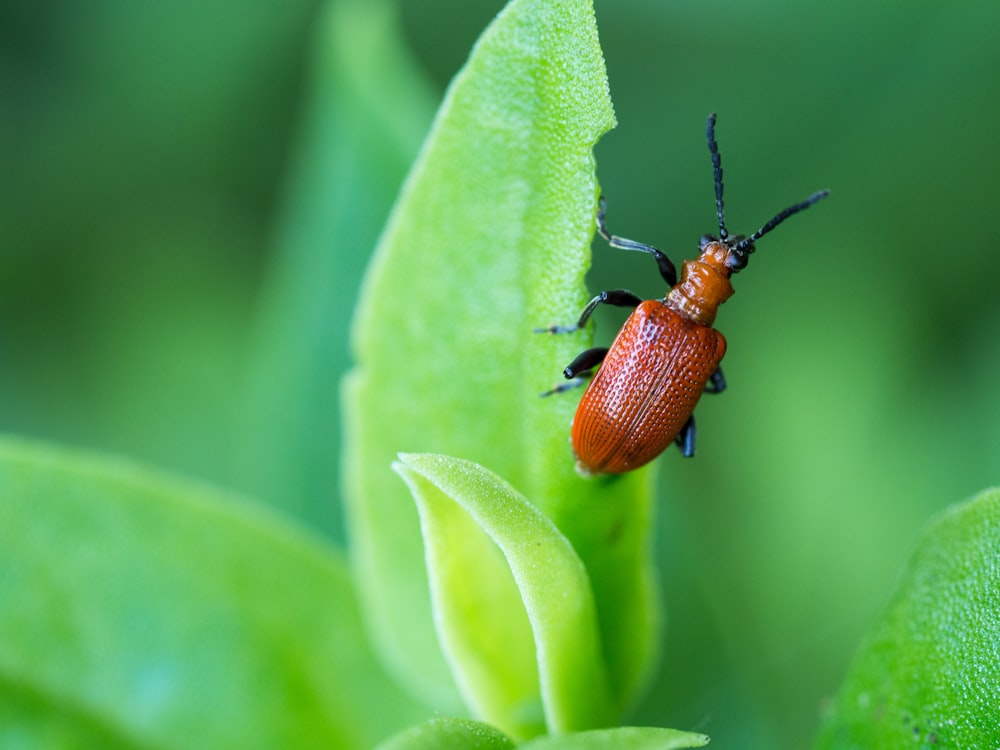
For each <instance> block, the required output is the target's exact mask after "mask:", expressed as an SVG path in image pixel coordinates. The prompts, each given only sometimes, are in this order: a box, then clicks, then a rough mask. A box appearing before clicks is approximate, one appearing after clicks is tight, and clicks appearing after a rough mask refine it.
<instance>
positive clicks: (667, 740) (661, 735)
mask: <svg viewBox="0 0 1000 750" xmlns="http://www.w3.org/2000/svg"><path fill="white" fill-rule="evenodd" d="M707 744H708V737H706V736H705V735H703V734H693V733H691V732H681V731H679V730H677V729H657V728H652V727H618V728H616V729H595V730H593V731H590V732H580V733H578V734H565V735H554V736H550V737H539V738H538V739H537V740H532V741H531V742H525V743H524V744H523V745H521V746H520V747H522V748H524V750H680V749H681V748H687V747H704V746H705V745H707Z"/></svg>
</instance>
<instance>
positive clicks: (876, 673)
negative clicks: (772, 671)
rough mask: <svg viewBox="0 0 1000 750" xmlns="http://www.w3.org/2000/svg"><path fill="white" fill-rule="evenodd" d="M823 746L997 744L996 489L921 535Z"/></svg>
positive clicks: (999, 527) (999, 494)
mask: <svg viewBox="0 0 1000 750" xmlns="http://www.w3.org/2000/svg"><path fill="white" fill-rule="evenodd" d="M817 746H818V747H820V748H872V747H877V748H885V749H886V750H892V748H912V747H928V748H929V747H934V748H994V747H998V746H1000V491H998V490H990V491H987V492H984V493H982V494H981V495H980V496H979V497H977V498H976V499H974V500H972V501H971V502H969V503H966V504H963V505H960V506H958V507H956V508H952V509H951V510H949V511H948V512H946V513H945V514H944V515H943V516H941V518H939V519H938V520H937V521H936V522H935V523H933V524H932V525H931V526H930V527H929V528H928V529H927V530H926V531H925V532H924V534H923V536H922V538H921V540H920V542H919V543H918V545H917V549H916V551H915V552H914V554H913V557H912V559H911V560H910V561H909V563H908V565H907V567H906V570H905V571H904V574H903V577H902V580H901V581H900V584H899V588H898V591H897V592H896V594H895V596H894V597H893V599H892V601H891V602H890V604H889V607H888V610H887V611H886V613H885V614H884V615H883V616H882V618H881V620H880V622H879V623H878V624H877V625H876V626H875V628H874V629H873V630H872V632H871V633H870V634H869V636H868V637H867V639H866V640H865V642H864V644H863V645H862V647H861V650H860V651H859V653H858V654H857V656H856V657H855V659H854V662H853V664H852V665H851V668H850V671H849V672H848V675H847V678H846V680H845V682H844V685H843V686H842V688H841V690H840V693H839V695H838V697H837V701H836V705H835V706H834V709H833V712H832V715H831V717H830V718H829V720H828V721H827V723H826V726H825V727H824V731H823V732H822V734H821V736H820V741H819V743H818V745H817Z"/></svg>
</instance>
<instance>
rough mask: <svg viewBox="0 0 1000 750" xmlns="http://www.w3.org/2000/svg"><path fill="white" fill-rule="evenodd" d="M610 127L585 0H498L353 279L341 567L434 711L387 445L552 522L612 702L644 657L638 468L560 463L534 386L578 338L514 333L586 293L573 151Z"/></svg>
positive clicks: (645, 669) (414, 531) (413, 555)
mask: <svg viewBox="0 0 1000 750" xmlns="http://www.w3.org/2000/svg"><path fill="white" fill-rule="evenodd" d="M613 123H614V119H613V114H612V110H611V103H610V100H609V98H608V91H607V78H606V74H605V69H604V61H603V58H602V56H601V50H600V46H599V43H598V39H597V30H596V26H595V22H594V16H593V9H592V6H591V3H590V1H589V0H514V2H511V3H510V4H509V5H508V6H507V8H506V9H505V10H504V11H503V12H501V13H500V15H499V16H498V17H497V18H496V20H495V21H494V22H493V23H492V24H491V26H490V27H489V28H488V29H487V30H486V32H485V33H484V34H483V36H482V37H481V38H480V40H479V41H478V43H477V44H476V47H475V49H474V51H473V54H472V57H471V58H470V59H469V61H468V63H467V64H466V66H465V67H464V69H463V70H462V71H461V72H460V73H459V75H458V76H457V78H456V79H455V80H454V81H453V82H452V85H451V87H450V89H449V91H448V94H447V96H446V98H445V101H444V103H443V104H442V106H441V109H440V111H439V112H438V116H437V119H436V122H435V124H434V127H433V129H432V131H431V133H430V135H429V136H428V139H427V141H426V143H425V144H424V148H423V150H422V152H421V155H420V157H419V159H418V160H417V163H416V164H415V165H414V167H413V170H412V171H411V173H410V175H409V178H408V179H407V182H406V184H405V186H404V189H403V192H402V194H401V196H400V198H399V202H398V203H397V205H396V207H395V210H394V212H393V215H392V217H391V219H390V222H389V224H388V226H387V228H386V231H385V234H384V235H383V238H382V241H381V243H380V246H379V248H378V251H377V254H376V257H375V259H374V261H373V263H372V266H371V268H370V269H369V274H368V276H367V279H366V284H365V289H364V293H363V297H362V300H361V303H360V306H359V308H358V312H357V317H356V319H355V325H354V330H353V347H354V352H355V356H356V359H357V362H358V368H357V370H356V371H355V372H354V373H352V375H351V376H349V378H348V379H347V380H346V382H345V387H344V391H343V394H344V395H343V399H344V411H345V415H346V419H347V431H346V434H347V438H346V441H345V442H346V461H345V472H346V478H347V486H346V499H347V501H348V506H349V507H348V510H349V524H350V531H351V539H352V552H353V562H354V563H355V566H356V570H357V572H358V575H359V590H360V593H361V595H362V597H363V601H364V604H365V607H366V610H367V613H368V616H369V622H370V623H372V624H373V626H374V628H375V634H376V642H377V644H378V646H379V648H380V650H381V651H382V653H383V655H384V656H385V657H386V658H387V659H388V661H389V663H391V664H392V665H393V667H394V669H395V671H396V672H397V674H399V675H400V676H401V677H402V678H403V679H405V680H406V681H407V683H408V684H409V685H411V687H412V688H413V689H414V690H415V691H416V692H417V693H418V694H419V695H421V696H422V697H424V699H426V700H427V701H428V702H429V703H431V704H432V705H434V706H435V707H436V708H437V709H438V710H441V711H444V712H448V713H457V712H459V711H460V710H461V703H460V701H459V700H458V693H457V690H456V688H455V685H454V682H453V680H452V678H451V676H450V674H449V671H448V669H447V666H446V663H445V660H444V658H443V656H442V655H441V652H440V649H439V647H438V645H437V641H436V638H435V634H434V628H433V622H432V616H431V605H430V596H429V590H428V582H427V574H426V571H425V569H424V559H423V558H424V555H423V544H422V541H421V537H420V528H419V523H418V517H417V513H416V510H415V508H414V506H413V503H412V501H411V499H410V497H409V494H408V493H407V491H406V488H405V487H404V486H403V485H402V484H401V483H400V482H398V480H397V479H396V478H395V477H393V476H392V473H391V471H390V469H389V467H390V464H391V463H392V462H393V460H394V459H395V458H396V455H397V453H399V452H422V453H440V454H444V455H450V456H456V457H460V458H463V459H467V460H471V461H475V462H476V463H479V464H481V465H483V466H488V467H489V468H490V469H491V470H492V471H495V472H496V473H497V474H499V475H500V476H502V477H504V478H505V479H506V480H507V481H509V482H510V484H511V485H512V486H514V487H517V489H518V490H519V491H520V492H521V493H523V495H524V496H525V497H527V498H529V499H530V501H531V502H532V503H533V504H534V505H535V506H536V507H538V508H539V509H540V510H541V511H542V512H543V513H544V514H545V515H546V516H547V517H548V518H549V519H551V520H552V521H553V522H554V523H555V525H556V527H557V528H558V529H559V530H560V531H561V532H562V534H563V535H564V536H565V537H566V538H567V539H568V540H569V541H570V543H571V544H572V546H573V548H574V550H575V551H576V553H577V555H578V556H579V557H580V559H581V560H582V561H583V562H584V565H585V566H586V569H587V572H588V575H589V577H590V582H591V585H592V587H593V592H594V597H595V602H596V606H597V614H598V621H599V627H600V635H601V642H602V646H603V650H604V652H605V655H606V659H607V668H608V673H609V680H610V684H611V693H612V696H613V698H614V700H615V703H616V705H617V706H618V707H619V708H621V709H624V708H625V707H626V706H627V705H628V704H629V703H630V702H631V701H632V700H633V698H634V697H635V696H636V694H637V692H638V691H639V690H640V688H641V687H642V685H643V683H644V682H645V678H646V676H647V675H648V674H649V670H650V667H651V665H652V663H653V661H654V656H655V651H656V648H655V644H656V642H657V637H658V636H657V634H658V629H657V628H658V624H659V616H658V607H657V601H656V598H655V591H656V587H655V582H654V580H653V572H652V567H651V563H650V558H649V550H648V545H649V534H650V523H651V519H650V512H651V511H650V480H651V475H650V473H648V472H646V471H640V472H634V473H633V474H631V475H628V476H625V477H620V478H616V479H608V478H605V479H597V480H584V479H582V478H580V477H579V476H577V475H576V473H575V471H574V467H573V458H572V454H571V451H570V447H569V425H570V422H571V420H572V415H573V411H574V409H575V402H576V398H577V397H575V396H574V395H572V394H564V396H563V397H558V398H557V397H553V398H548V399H541V398H539V395H538V394H539V393H540V392H542V391H544V390H546V389H548V388H549V387H550V386H551V385H552V383H553V382H555V381H556V380H557V378H559V377H560V371H561V370H562V368H563V367H564V366H565V365H566V363H567V362H569V361H570V360H571V359H572V358H573V357H574V356H575V355H576V354H578V353H579V352H580V351H581V350H582V349H584V348H586V347H587V346H588V344H589V342H590V336H589V334H587V333H583V332H581V333H578V334H573V335H567V336H543V335H537V334H534V333H533V332H532V331H533V329H535V328H537V327H539V326H544V325H547V324H549V323H552V322H566V321H573V320H575V319H576V318H577V317H578V315H579V312H580V309H581V308H582V307H583V304H584V303H585V301H586V299H587V296H588V295H587V292H586V289H585V286H584V283H583V277H584V273H585V271H586V267H587V265H588V263H589V258H590V255H589V243H590V240H591V238H592V237H593V233H594V215H595V212H596V203H597V195H598V187H597V183H596V179H595V174H594V159H593V152H592V149H593V146H594V143H595V142H596V141H597V139H598V138H599V137H600V136H601V134H603V133H604V132H605V131H607V130H608V129H609V128H610V127H612V125H613ZM488 585H493V582H492V581H491V582H488ZM512 627H514V626H512Z"/></svg>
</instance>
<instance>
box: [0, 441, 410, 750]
mask: <svg viewBox="0 0 1000 750" xmlns="http://www.w3.org/2000/svg"><path fill="white" fill-rule="evenodd" d="M424 717H425V713H424V712H423V711H422V710H419V709H418V708H416V707H415V705H414V704H413V703H412V702H411V700H410V699H409V698H407V697H406V696H405V695H404V694H403V693H401V692H400V690H399V689H398V688H397V687H396V686H395V684H394V683H393V682H391V681H390V680H389V679H388V678H387V677H386V676H385V675H384V673H383V672H382V671H381V670H380V668H379V666H378V664H377V663H376V662H375V660H374V658H373V655H372V653H371V651H370V649H369V647H368V645H367V642H366V640H365V637H364V634H363V631H362V628H361V624H360V619H359V616H358V611H357V607H356V603H355V599H354V594H353V591H352V589H351V583H350V579H349V576H348V573H347V570H346V567H345V565H344V563H343V561H342V560H341V558H340V556H339V555H337V554H335V553H334V551H333V550H331V549H329V548H326V547H324V546H322V545H320V544H318V543H317V542H316V541H315V540H314V539H311V538H310V537H308V536H305V535H303V534H302V533H300V532H298V531H296V530H295V529H293V528H290V527H288V526H286V525H285V524H284V523H282V522H281V521H280V520H279V519H277V518H275V517H273V516H271V515H269V514H267V513H264V512H261V511H255V510H253V509H252V507H251V506H250V505H249V504H248V503H246V502H245V501H239V500H237V499H236V498H233V497H228V496H225V495H223V494H221V493H219V492H217V491H215V490H212V489H210V488H208V487H205V486H202V485H197V484H191V483H184V482H180V481H177V480H175V479H171V478H168V477H165V476H163V475H160V474H157V473H155V472H153V471H150V470H148V469H145V468H143V467H141V466H139V465H136V464H133V463H128V462H124V461H114V460H109V459H98V458H93V457H83V456H78V455H75V454H72V453H69V452H65V451H61V450H57V449H53V448H49V447H43V446H39V445H33V444H30V443H23V442H18V441H14V440H9V439H3V440H0V726H2V730H0V747H3V748H8V747H10V748H20V747H102V748H103V747H110V748H114V747H123V748H124V747H129V748H157V750H166V749H167V748H188V747H191V745H192V742H193V741H194V742H195V744H197V745H198V746H200V747H212V748H236V747H239V748H262V749H264V748H267V749H268V750H273V748H288V749H293V748H324V749H326V748H331V747H336V748H338V749H339V748H344V749H347V750H349V749H350V748H359V749H362V748H364V749H367V748H369V747H371V746H372V745H373V744H375V743H376V742H378V741H379V740H380V739H382V738H383V737H385V736H386V735H388V734H390V733H392V732H393V731H397V730H398V729H400V728H402V727H405V726H407V725H410V724H413V723H414V722H416V721H419V720H420V719H422V718H424ZM193 738H196V739H193Z"/></svg>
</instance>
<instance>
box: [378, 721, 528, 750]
mask: <svg viewBox="0 0 1000 750" xmlns="http://www.w3.org/2000/svg"><path fill="white" fill-rule="evenodd" d="M514 747H515V745H514V742H513V740H511V739H510V738H509V737H507V736H506V735H505V734H503V733H502V732H500V731H498V730H496V729H494V728H493V727H491V726H490V725H489V724H481V723H480V722H478V721H470V720H469V719H432V720H431V721H428V722H426V723H424V724H418V725H417V726H415V727H410V728H409V729H406V730H404V731H402V732H400V733H399V734H397V735H395V736H393V737H391V738H389V739H388V740H386V741H385V742H383V743H382V744H381V745H379V746H378V748H377V750H469V748H476V750H513V748H514Z"/></svg>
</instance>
